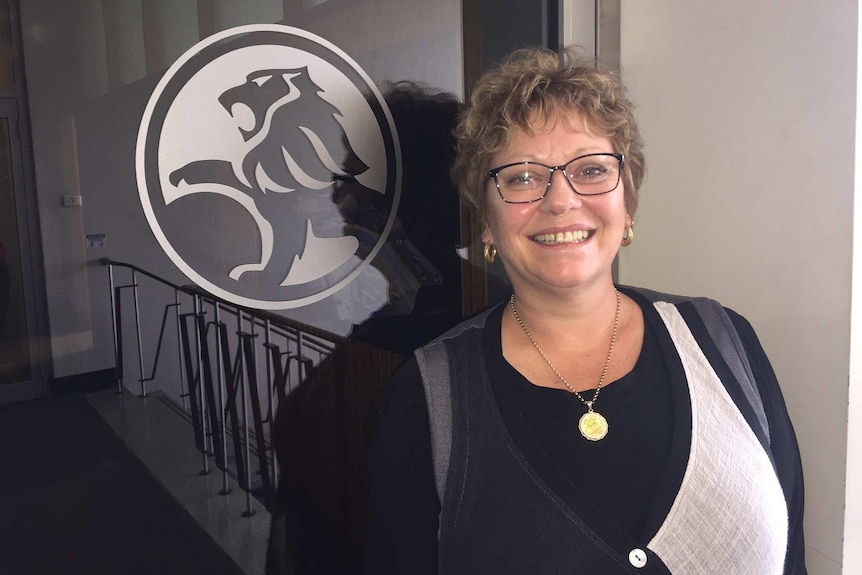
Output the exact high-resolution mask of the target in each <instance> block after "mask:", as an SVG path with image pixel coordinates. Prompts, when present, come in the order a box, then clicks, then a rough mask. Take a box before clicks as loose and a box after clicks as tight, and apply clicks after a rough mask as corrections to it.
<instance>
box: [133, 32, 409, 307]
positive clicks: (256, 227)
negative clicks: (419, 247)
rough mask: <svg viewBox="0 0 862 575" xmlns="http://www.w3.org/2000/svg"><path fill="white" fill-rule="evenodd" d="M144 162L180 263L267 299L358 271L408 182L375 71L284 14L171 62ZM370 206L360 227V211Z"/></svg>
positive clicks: (154, 213)
mask: <svg viewBox="0 0 862 575" xmlns="http://www.w3.org/2000/svg"><path fill="white" fill-rule="evenodd" d="M136 170H137V181H138V191H139V194H140V199H141V205H142V207H143V209H144V212H145V214H146V217H147V220H148V222H149V225H150V227H151V229H152V231H153V233H154V234H155V236H156V238H157V239H158V241H159V243H160V245H161V247H162V249H163V250H164V251H165V253H166V254H167V255H168V257H169V258H170V259H171V260H172V261H173V263H174V264H175V265H176V266H177V267H179V268H180V270H182V272H183V273H185V275H186V276H188V277H189V279H191V280H192V281H193V282H194V283H196V284H197V285H199V286H201V287H202V288H204V289H206V290H208V291H210V292H212V293H214V294H215V295H217V296H220V297H222V298H224V299H226V300H228V301H231V302H234V303H237V304H239V305H243V306H247V307H253V308H259V309H271V310H277V309H289V308H296V307H301V306H305V305H308V304H310V303H313V302H316V301H319V300H321V299H323V298H325V297H327V296H329V295H331V294H333V293H334V292H336V291H338V290H340V289H341V288H343V287H344V286H345V285H347V284H348V283H349V282H350V281H351V280H353V279H354V278H355V277H356V276H357V275H358V274H359V273H360V272H361V271H362V270H363V268H365V267H366V266H367V265H368V263H369V262H370V261H371V260H372V259H373V258H374V257H375V256H376V255H377V254H378V252H379V251H380V249H381V247H382V246H383V244H384V242H385V241H386V237H387V236H388V234H389V232H390V231H391V229H392V226H393V223H394V221H395V214H396V212H397V209H398V202H399V197H400V193H401V190H400V188H401V160H400V149H399V143H398V136H397V133H396V129H395V124H394V122H393V120H392V115H391V113H390V111H389V108H388V107H387V105H386V102H385V101H384V99H383V97H382V95H381V94H380V92H379V91H378V90H377V88H376V87H375V86H374V84H373V83H372V82H371V80H370V79H369V77H368V75H367V74H365V72H363V70H362V69H360V68H359V66H358V65H357V64H356V63H355V62H354V61H353V60H352V59H351V58H350V57H349V56H347V54H345V53H344V52H342V51H341V50H339V49H338V48H337V47H336V46H334V45H333V44H331V43H330V42H328V41H326V40H324V39H322V38H320V37H317V36H315V35H313V34H311V33H309V32H306V31H303V30H300V29H297V28H291V27H287V26H279V25H251V26H242V27H238V28H233V29H231V30H226V31H224V32H221V33H219V34H215V35H213V36H211V37H209V38H207V39H205V40H203V41H202V42H200V43H198V44H197V45H195V46H194V47H192V48H191V49H190V50H188V51H187V52H186V53H185V54H183V55H182V56H181V57H180V58H179V59H178V60H177V61H176V62H175V63H174V64H173V65H172V66H171V67H170V68H169V69H168V71H167V72H166V73H165V75H164V77H163V78H162V79H161V81H160V82H159V83H158V85H157V86H156V88H155V90H154V91H153V94H152V96H151V97H150V100H149V102H148V104H147V107H146V109H145V111H144V115H143V119H142V122H141V126H140V131H139V133H138V140H137V149H136ZM369 210H370V211H373V213H374V214H375V216H374V217H373V218H370V219H366V220H363V221H364V222H365V223H366V224H367V225H365V226H364V227H363V229H362V230H361V233H360V232H359V231H358V230H356V229H354V226H353V225H352V222H355V221H356V218H355V217H354V216H355V214H353V212H358V211H362V212H367V211H369ZM369 226H370V227H369Z"/></svg>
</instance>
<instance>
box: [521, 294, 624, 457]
mask: <svg viewBox="0 0 862 575" xmlns="http://www.w3.org/2000/svg"><path fill="white" fill-rule="evenodd" d="M614 293H616V295H617V311H616V312H615V313H614V331H613V334H612V335H611V346H610V349H608V357H607V359H605V367H604V368H603V369H602V376H601V377H600V378H599V384H598V385H597V386H596V391H595V393H593V398H592V399H591V400H589V401H587V400H586V399H584V397H583V396H582V395H581V394H580V393H578V392H577V391H575V388H574V387H572V386H571V385H569V382H568V381H566V378H565V377H563V374H561V373H560V372H559V371H557V368H556V367H554V364H553V363H551V360H550V359H548V356H547V355H545V352H544V351H542V348H541V347H539V344H538V343H536V340H535V339H533V336H532V334H531V333H530V330H528V329H527V326H526V325H524V322H523V320H522V319H521V316H520V315H519V314H518V309H517V308H516V307H515V294H514V293H513V294H512V297H510V298H509V307H510V308H511V309H512V314H514V316H515V319H516V320H517V321H518V325H520V326H521V329H523V330H524V333H525V334H526V335H527V339H529V340H530V343H532V344H533V347H535V348H536V351H538V352H539V355H541V356H542V359H544V360H545V363H547V364H548V367H550V368H551V371H553V372H554V374H555V375H556V376H557V377H558V378H560V381H562V382H563V385H565V386H566V389H568V390H569V391H571V392H572V393H574V394H575V395H576V396H577V397H578V399H580V400H581V402H582V403H583V404H584V405H586V406H587V412H586V413H585V414H583V415H582V416H581V419H580V420H578V429H580V430H581V435H583V436H584V437H585V438H587V439H589V440H590V441H599V440H600V439H603V438H604V437H605V436H606V435H607V434H608V420H607V419H605V417H604V416H603V415H602V414H601V413H598V412H597V411H594V410H593V405H594V404H595V403H596V400H597V399H598V398H599V391H601V389H602V384H604V382H605V375H607V373H608V366H610V364H611V355H613V353H614V344H615V343H616V342H617V329H618V328H619V325H620V300H621V299H622V298H620V292H619V290H617V289H616V288H614Z"/></svg>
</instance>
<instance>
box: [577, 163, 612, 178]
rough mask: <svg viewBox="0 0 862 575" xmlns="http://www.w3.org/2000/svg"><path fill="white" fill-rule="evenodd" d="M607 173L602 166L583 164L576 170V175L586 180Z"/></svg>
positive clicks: (600, 176)
mask: <svg viewBox="0 0 862 575" xmlns="http://www.w3.org/2000/svg"><path fill="white" fill-rule="evenodd" d="M607 173H608V170H607V168H605V167H604V166H584V167H583V168H581V169H580V170H579V171H578V174H577V175H578V177H579V178H583V179H586V180H592V179H596V178H602V177H604V176H605V175H606V174H607Z"/></svg>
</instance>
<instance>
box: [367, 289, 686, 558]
mask: <svg viewBox="0 0 862 575" xmlns="http://www.w3.org/2000/svg"><path fill="white" fill-rule="evenodd" d="M506 309H507V308H505V306H501V307H499V308H498V309H496V310H494V311H493V312H492V313H491V315H490V316H489V317H488V323H487V325H486V326H485V329H484V331H483V352H484V355H485V357H486V360H487V366H488V372H489V378H490V381H491V385H492V389H493V392H494V397H495V399H496V402H497V406H498V407H499V410H500V414H501V416H502V418H503V421H504V422H505V425H506V428H507V429H508V431H509V434H510V435H511V437H512V440H513V441H514V442H515V444H516V445H517V447H518V449H519V450H521V452H522V453H523V454H524V456H525V457H526V459H527V462H528V463H529V464H530V465H531V466H532V467H533V468H534V469H535V470H536V471H537V472H538V473H539V474H540V475H541V477H542V479H543V480H544V481H545V482H546V483H548V485H549V486H550V487H552V488H553V489H554V491H555V492H556V493H558V494H559V495H560V497H562V498H563V499H564V500H572V499H575V500H577V501H578V502H579V504H578V507H579V508H580V509H582V510H583V509H585V507H586V509H588V510H590V509H591V510H592V513H589V515H592V516H593V519H594V520H595V522H597V523H604V524H605V525H607V524H610V527H609V528H610V529H620V530H622V531H623V532H625V533H626V534H627V535H628V536H629V537H631V538H632V539H635V540H649V539H650V538H651V537H652V535H653V534H654V529H655V527H656V526H652V527H649V526H647V525H646V517H647V513H648V510H649V508H650V504H651V503H652V499H653V494H655V493H656V491H657V487H658V484H659V482H660V481H661V479H662V476H663V473H664V470H665V467H666V463H667V458H668V453H669V450H670V445H671V438H672V435H673V429H672V425H673V409H672V405H673V401H672V398H671V390H670V385H669V380H668V374H667V368H666V366H665V363H664V360H663V359H662V354H661V351H660V349H659V348H658V343H657V338H656V335H655V333H654V331H653V328H652V327H650V325H649V324H648V323H645V331H644V342H643V347H642V349H641V354H640V356H639V358H638V360H637V363H636V365H635V367H634V369H632V371H631V372H629V373H628V374H627V375H625V376H623V377H622V378H620V379H619V380H617V381H615V382H613V383H612V384H608V385H607V386H606V387H605V388H603V389H602V390H601V392H600V394H599V398H598V400H597V401H596V403H595V405H594V408H595V410H596V411H598V412H599V413H601V414H602V415H604V416H605V418H606V419H607V420H608V425H609V431H608V435H607V437H605V438H604V439H602V440H601V441H598V442H593V441H588V440H586V439H585V438H584V437H583V436H582V435H581V434H580V431H579V430H578V420H579V418H580V417H581V415H583V414H584V413H585V411H586V406H585V405H584V404H583V403H582V402H581V401H580V400H579V399H578V398H577V397H576V396H574V395H573V394H572V393H570V392H568V391H565V390H559V389H549V388H544V387H539V386H536V385H533V384H532V383H530V382H529V381H528V380H527V379H526V378H524V376H522V375H521V374H520V373H519V372H518V371H517V370H515V368H513V367H512V366H511V365H510V364H509V363H508V362H507V361H506V360H505V359H504V358H503V355H502V346H501V342H500V322H501V319H502V314H503V312H504V311H505V310H506ZM525 345H529V343H526V344H525ZM592 394H593V390H589V391H586V392H583V393H582V394H581V395H582V396H583V397H584V398H585V399H591V398H592ZM368 489H369V541H368V561H369V571H368V572H369V573H374V574H378V573H436V572H437V519H438V514H439V511H440V503H439V500H438V498H437V492H436V488H435V485H434V472H433V463H432V459H431V443H430V427H429V423H428V411H427V407H426V405H425V395H424V391H423V388H422V382H421V377H420V374H419V369H418V365H417V363H416V361H415V359H414V360H411V361H410V362H408V363H407V364H406V365H405V366H404V367H403V368H402V369H401V370H400V371H399V372H398V373H397V374H396V376H395V377H394V378H393V381H392V382H391V384H390V386H389V388H388V390H387V393H386V396H385V397H384V399H383V402H382V404H381V409H380V413H379V415H378V419H377V421H376V424H375V431H374V438H373V441H372V447H371V451H370V453H369V470H368ZM584 519H585V520H587V521H588V523H594V522H591V521H589V519H590V518H589V517H584ZM606 528H607V527H606ZM599 530H601V528H600V529H599ZM646 530H650V531H653V532H649V533H647V532H645V531H646Z"/></svg>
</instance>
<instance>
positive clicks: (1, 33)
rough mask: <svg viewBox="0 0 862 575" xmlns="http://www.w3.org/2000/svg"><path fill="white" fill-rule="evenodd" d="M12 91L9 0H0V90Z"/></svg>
mask: <svg viewBox="0 0 862 575" xmlns="http://www.w3.org/2000/svg"><path fill="white" fill-rule="evenodd" d="M14 91H15V52H14V50H13V49H12V26H11V20H10V16H9V0H0V92H14Z"/></svg>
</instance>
